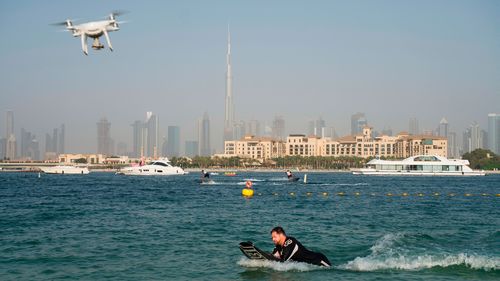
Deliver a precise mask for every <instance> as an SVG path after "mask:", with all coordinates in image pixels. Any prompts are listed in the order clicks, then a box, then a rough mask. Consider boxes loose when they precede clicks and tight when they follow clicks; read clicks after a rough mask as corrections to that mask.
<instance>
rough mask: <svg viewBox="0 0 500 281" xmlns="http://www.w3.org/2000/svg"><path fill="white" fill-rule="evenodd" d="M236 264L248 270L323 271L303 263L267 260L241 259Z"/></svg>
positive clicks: (315, 266) (318, 267)
mask: <svg viewBox="0 0 500 281" xmlns="http://www.w3.org/2000/svg"><path fill="white" fill-rule="evenodd" d="M238 264H239V265H241V266H243V267H249V268H270V269H273V270H276V271H300V272H302V271H311V270H318V269H323V268H322V267H320V266H317V265H312V264H307V263H303V262H277V261H268V260H251V259H247V258H241V259H240V260H239V261H238Z"/></svg>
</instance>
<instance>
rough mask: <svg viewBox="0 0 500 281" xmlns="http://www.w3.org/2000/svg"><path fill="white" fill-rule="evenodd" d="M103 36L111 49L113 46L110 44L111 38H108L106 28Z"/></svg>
mask: <svg viewBox="0 0 500 281" xmlns="http://www.w3.org/2000/svg"><path fill="white" fill-rule="evenodd" d="M104 36H105V37H106V41H107V42H108V47H109V49H110V50H111V51H113V46H112V45H111V40H110V39H109V34H108V31H107V30H106V29H104Z"/></svg>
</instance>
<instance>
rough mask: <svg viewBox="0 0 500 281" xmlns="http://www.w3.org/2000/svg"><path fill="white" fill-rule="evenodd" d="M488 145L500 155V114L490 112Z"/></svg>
mask: <svg viewBox="0 0 500 281" xmlns="http://www.w3.org/2000/svg"><path fill="white" fill-rule="evenodd" d="M488 147H489V149H490V150H491V151H492V152H493V153H495V154H496V155H500V114H498V113H490V114H488Z"/></svg>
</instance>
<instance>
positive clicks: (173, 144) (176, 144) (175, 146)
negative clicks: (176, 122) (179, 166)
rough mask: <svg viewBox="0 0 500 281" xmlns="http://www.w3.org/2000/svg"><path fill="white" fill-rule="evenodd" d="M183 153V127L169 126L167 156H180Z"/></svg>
mask: <svg viewBox="0 0 500 281" xmlns="http://www.w3.org/2000/svg"><path fill="white" fill-rule="evenodd" d="M180 154H181V129H180V128H179V126H168V140H167V156H168V157H178V156H180Z"/></svg>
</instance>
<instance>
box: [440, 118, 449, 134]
mask: <svg viewBox="0 0 500 281" xmlns="http://www.w3.org/2000/svg"><path fill="white" fill-rule="evenodd" d="M438 136H440V137H444V138H447V137H448V121H447V120H446V118H444V117H443V118H442V119H441V121H440V122H439V129H438Z"/></svg>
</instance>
